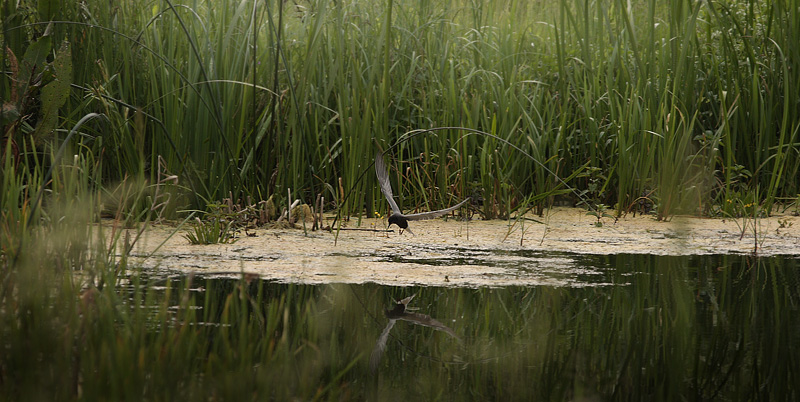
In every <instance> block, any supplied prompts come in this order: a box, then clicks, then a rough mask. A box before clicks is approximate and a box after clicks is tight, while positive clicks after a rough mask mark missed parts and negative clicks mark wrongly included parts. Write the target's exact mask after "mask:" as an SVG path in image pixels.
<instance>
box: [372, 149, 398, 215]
mask: <svg viewBox="0 0 800 402" xmlns="http://www.w3.org/2000/svg"><path fill="white" fill-rule="evenodd" d="M375 175H376V176H377V177H378V183H379V184H380V186H381V191H382V192H383V195H384V196H385V197H386V201H388V202H389V206H390V207H391V208H392V213H393V214H402V213H403V212H402V211H400V208H399V207H398V206H397V203H396V202H395V201H394V196H393V195H392V184H391V183H389V169H387V168H386V164H385V162H384V161H383V154H382V153H381V151H378V150H376V151H375Z"/></svg>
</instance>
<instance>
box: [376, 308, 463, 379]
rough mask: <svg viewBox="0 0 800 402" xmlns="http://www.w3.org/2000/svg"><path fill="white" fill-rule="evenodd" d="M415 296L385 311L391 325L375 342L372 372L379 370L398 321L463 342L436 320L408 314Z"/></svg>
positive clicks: (422, 315)
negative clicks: (390, 333) (422, 327)
mask: <svg viewBox="0 0 800 402" xmlns="http://www.w3.org/2000/svg"><path fill="white" fill-rule="evenodd" d="M414 296H416V294H413V295H411V296H408V297H406V298H405V299H402V300H398V301H397V304H396V305H395V306H394V308H393V309H391V310H384V313H385V314H386V318H388V319H389V323H388V324H386V328H384V329H383V332H381V336H380V337H378V341H377V342H375V348H373V349H372V354H371V355H370V356H369V369H370V371H372V372H375V370H376V369H377V368H378V364H379V363H380V362H381V357H383V352H384V350H386V341H387V340H388V339H389V332H390V331H391V330H392V328H393V327H394V324H395V323H396V322H397V320H403V321H408V322H410V323H413V324H417V325H422V326H426V327H431V328H433V329H436V330H439V331H444V332H446V333H447V334H449V335H450V336H452V337H453V338H456V339H458V340H459V341H460V340H461V339H460V338H459V337H458V335H456V333H455V332H454V331H453V330H452V329H450V328H448V327H446V326H445V325H444V324H442V323H441V322H439V321H436V319H434V318H431V316H429V315H425V314H420V313H410V312H407V311H406V308H408V303H409V302H411V299H413V298H414Z"/></svg>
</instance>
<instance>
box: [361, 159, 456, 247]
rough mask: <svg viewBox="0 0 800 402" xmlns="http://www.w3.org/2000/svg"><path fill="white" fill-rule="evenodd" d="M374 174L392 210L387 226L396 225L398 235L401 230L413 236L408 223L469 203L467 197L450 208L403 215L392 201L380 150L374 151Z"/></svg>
mask: <svg viewBox="0 0 800 402" xmlns="http://www.w3.org/2000/svg"><path fill="white" fill-rule="evenodd" d="M375 174H376V176H377V177H378V183H379V184H380V186H381V192H383V195H384V196H385V197H386V201H388V202H389V206H390V207H391V208H392V215H391V216H389V226H392V225H393V224H394V225H397V226H398V227H399V228H400V234H402V233H403V230H407V231H408V233H411V234H412V235H414V232H412V231H411V229H409V228H408V221H421V220H424V219H433V218H437V217H439V216H442V215H447V214H449V213H450V212H453V211H455V210H456V209H458V208H460V207H461V206H462V205H464V203H466V202H467V201H469V197H467V198H465V199H464V201H461V202H459V203H458V204H456V205H454V206H452V207H450V208H445V209H440V210H438V211H430V212H421V213H418V214H408V215H405V214H403V211H401V210H400V207H398V206H397V203H396V202H395V201H394V195H393V194H392V185H391V183H389V170H388V169H387V168H386V164H385V163H384V161H383V154H382V153H381V151H380V150H376V151H375Z"/></svg>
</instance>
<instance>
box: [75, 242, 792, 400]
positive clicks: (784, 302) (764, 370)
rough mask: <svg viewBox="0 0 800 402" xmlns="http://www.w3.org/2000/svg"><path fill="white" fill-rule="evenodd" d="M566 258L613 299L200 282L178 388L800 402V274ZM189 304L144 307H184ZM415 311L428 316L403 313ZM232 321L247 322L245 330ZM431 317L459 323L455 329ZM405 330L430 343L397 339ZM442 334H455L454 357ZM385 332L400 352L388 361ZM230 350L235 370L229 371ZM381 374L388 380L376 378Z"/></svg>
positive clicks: (717, 262)
mask: <svg viewBox="0 0 800 402" xmlns="http://www.w3.org/2000/svg"><path fill="white" fill-rule="evenodd" d="M562 257H564V256H563V255H562ZM570 258H574V260H575V261H579V262H580V263H581V264H584V265H585V268H586V270H595V271H596V272H602V275H594V276H587V277H586V278H585V280H587V281H588V280H591V279H592V278H593V277H594V278H597V280H598V281H601V282H602V283H603V284H605V285H606V286H577V287H570V286H564V285H560V286H525V287H523V286H518V287H506V288H478V289H465V288H432V287H416V288H409V287H387V286H379V285H376V284H365V285H325V286H307V285H291V284H289V285H287V284H277V283H269V282H264V281H252V282H251V283H246V281H244V280H239V279H208V280H206V281H205V283H204V284H203V286H202V287H201V286H199V285H198V284H201V283H202V279H199V278H195V280H194V285H192V289H201V290H197V291H195V292H194V293H195V295H194V296H192V297H193V300H195V301H194V303H195V307H196V308H195V309H194V310H191V311H189V312H186V313H184V316H182V318H181V319H183V320H189V321H190V319H189V318H186V317H196V318H195V319H194V320H195V321H192V324H193V326H192V327H191V328H192V330H193V331H196V332H197V335H196V337H195V338H193V339H194V342H196V343H197V345H198V346H197V347H196V349H192V352H191V353H194V354H192V356H193V359H195V360H196V361H199V362H203V364H202V365H201V366H202V368H201V369H199V370H198V371H196V372H192V371H191V370H189V372H188V373H186V374H185V375H183V374H181V373H180V371H177V372H176V371H170V372H169V375H171V376H172V377H170V381H171V383H174V384H189V385H191V384H195V385H196V384H197V383H198V382H199V381H211V380H210V379H214V381H215V383H213V385H204V386H205V387H210V388H211V389H213V392H214V393H215V394H217V395H221V396H226V395H227V396H231V394H232V393H234V391H233V390H234V389H237V390H238V389H244V390H247V394H246V395H244V396H243V399H248V398H249V399H254V398H253V396H254V395H267V398H272V399H279V400H286V399H304V400H305V399H315V398H319V399H333V400H364V399H367V398H373V397H374V398H375V399H378V400H433V399H441V398H442V395H447V397H446V398H447V399H451V400H465V399H469V400H476V399H477V400H498V399H512V400H520V399H522V400H578V399H599V400H614V399H636V400H640V399H654V400H708V399H711V400H766V399H769V400H800V395H798V392H799V391H798V390H799V389H798V388H797V387H796V385H795V384H797V383H800V348H798V347H797V345H800V307H798V306H800V302H799V301H800V263H799V262H798V260H797V259H795V258H788V257H770V258H755V257H749V256H739V255H725V256H693V257H662V256H648V255H617V256H572V257H570ZM431 269H436V267H431ZM170 281H171V283H172V285H171V286H169V287H171V288H173V289H175V288H178V289H181V288H184V287H185V283H184V282H185V280H181V279H171V280H170ZM411 292H414V296H410V297H406V295H408V294H409V293H411ZM181 293H182V292H179V291H174V292H172V293H169V292H167V293H166V294H161V295H160V296H159V295H156V296H152V297H150V299H155V300H158V299H169V300H171V301H170V303H171V304H173V305H177V304H180V303H181V297H182V296H181ZM412 298H413V300H414V304H415V305H417V306H421V307H422V308H423V309H424V312H425V313H426V314H430V316H429V315H426V314H421V313H416V312H410V311H407V306H408V304H409V303H410V302H411V300H412ZM140 299H142V297H140ZM387 299H392V300H398V299H400V301H399V302H398V303H397V304H396V305H395V306H393V308H392V309H390V310H388V311H385V314H386V317H387V318H388V320H389V323H388V325H386V326H385V327H384V324H383V322H377V321H376V320H374V318H373V317H372V316H371V314H372V308H370V307H369V306H375V305H380V304H382V303H383V301H385V300H387ZM237 309H238V310H237ZM232 311H244V312H245V314H243V315H244V317H245V318H241V316H242V314H240V315H234V314H233V313H232ZM431 316H433V317H454V318H456V320H455V321H453V324H450V325H451V326H452V329H451V328H448V327H446V326H444V325H442V324H441V323H440V322H438V321H437V320H435V319H433V318H431ZM230 317H239V318H236V320H232V319H231V318H230ZM400 320H403V321H408V322H412V323H414V324H418V325H423V326H426V327H430V328H433V330H425V329H421V328H419V327H416V326H410V325H395V324H396V322H397V321H400ZM200 322H214V323H219V324H220V325H216V326H214V325H196V324H198V323H200ZM161 325H163V324H161ZM438 331H442V332H446V333H448V334H449V335H450V336H452V337H456V335H455V334H456V333H457V334H461V336H460V338H461V342H452V341H451V338H450V337H442V336H437V334H436V332H438ZM390 332H391V336H392V337H397V339H400V340H402V342H400V343H401V345H402V347H387V343H388V338H389V336H390ZM376 338H377V339H378V340H377V342H375V339H376ZM373 345H374V346H373ZM228 350H234V351H236V359H237V360H233V361H226V360H221V358H220V356H225V353H226V351H228ZM198 351H199V352H198ZM181 353H188V352H181ZM227 353H229V352H227ZM195 354H196V355H195ZM178 356H182V355H178ZM367 356H369V357H367ZM381 362H382V364H384V365H387V366H388V368H389V369H388V370H384V371H382V372H381V376H374V375H372V372H371V371H374V370H375V368H376V367H377V366H378V365H379V364H381ZM93 372H95V373H105V372H107V370H104V369H103V368H102V367H98V368H96V369H94V371H93ZM137 375H138V372H137ZM141 375H142V376H143V377H142V379H141V382H142V383H144V384H147V383H148V381H155V380H156V379H159V378H160V377H159V376H157V375H149V376H148V373H147V371H146V370H144V369H143V372H142V374H141ZM90 380H91V381H93V380H95V379H94V378H89V379H87V381H90ZM101 380H102V375H99V378H97V381H101ZM373 383H374V384H376V385H375V388H376V389H375V390H371V389H370V385H369V384H373ZM204 384H206V383H204ZM189 385H186V386H189ZM226 387H230V388H226ZM233 387H237V388H233ZM145 388H146V387H145ZM242 392H244V391H242ZM372 392H374V393H372ZM221 399H225V398H221ZM227 399H233V398H227ZM255 399H261V398H255Z"/></svg>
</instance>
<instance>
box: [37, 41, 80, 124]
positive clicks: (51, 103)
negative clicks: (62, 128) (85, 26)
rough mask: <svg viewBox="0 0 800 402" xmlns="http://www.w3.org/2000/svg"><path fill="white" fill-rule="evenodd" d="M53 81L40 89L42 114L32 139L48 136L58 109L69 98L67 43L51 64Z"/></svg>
mask: <svg viewBox="0 0 800 402" xmlns="http://www.w3.org/2000/svg"><path fill="white" fill-rule="evenodd" d="M51 67H52V69H53V76H54V79H53V81H51V82H50V83H48V84H47V85H45V86H44V88H42V97H41V101H42V112H41V113H42V114H41V119H40V120H39V124H38V125H37V126H36V131H34V133H33V136H34V138H40V137H41V136H43V135H47V134H50V133H51V132H52V131H53V130H55V128H56V125H57V124H58V109H59V108H61V106H64V103H66V101H67V98H68V97H69V88H70V82H72V55H71V53H70V50H69V43H67V42H64V43H63V44H62V45H61V47H60V48H59V49H58V53H56V58H55V59H54V60H53V63H52V64H51Z"/></svg>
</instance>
